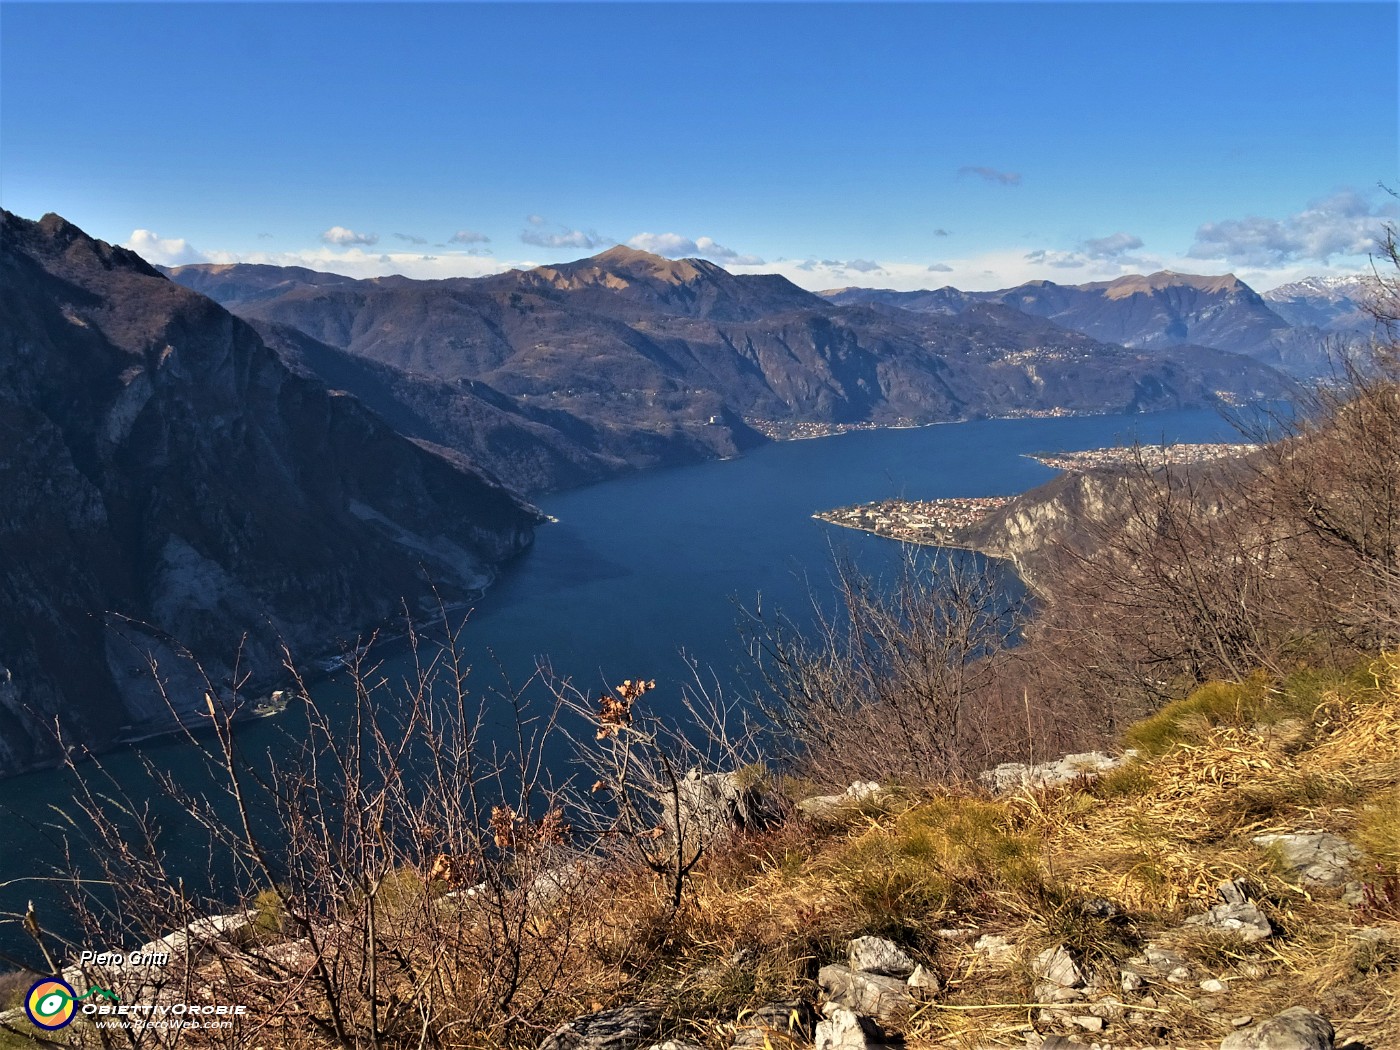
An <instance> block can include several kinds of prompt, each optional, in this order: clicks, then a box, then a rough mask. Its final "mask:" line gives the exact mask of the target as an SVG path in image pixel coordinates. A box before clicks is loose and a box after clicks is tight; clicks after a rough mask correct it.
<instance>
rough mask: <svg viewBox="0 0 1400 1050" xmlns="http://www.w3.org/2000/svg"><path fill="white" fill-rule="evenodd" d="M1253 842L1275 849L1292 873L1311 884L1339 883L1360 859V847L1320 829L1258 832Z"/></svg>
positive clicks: (1326, 884) (1343, 882) (1341, 882)
mask: <svg viewBox="0 0 1400 1050" xmlns="http://www.w3.org/2000/svg"><path fill="white" fill-rule="evenodd" d="M1253 841H1254V844H1255V845H1256V846H1260V847H1263V848H1265V849H1269V848H1272V849H1274V850H1276V851H1277V852H1278V855H1279V859H1280V860H1282V861H1283V864H1284V867H1286V868H1287V869H1288V870H1289V871H1290V872H1291V873H1293V874H1294V875H1297V876H1298V878H1299V880H1301V881H1302V882H1305V883H1311V884H1312V885H1314V886H1341V885H1344V884H1345V883H1346V882H1347V879H1348V877H1349V875H1350V874H1351V867H1352V865H1353V864H1355V863H1356V861H1358V860H1360V859H1361V851H1360V850H1358V849H1357V848H1356V847H1355V846H1353V845H1352V844H1351V843H1350V842H1348V841H1347V840H1346V839H1344V838H1342V837H1341V836H1340V835H1333V834H1331V833H1330V832H1326V831H1319V832H1312V833H1307V832H1303V833H1298V834H1293V835H1258V836H1256V837H1255V838H1254V840H1253Z"/></svg>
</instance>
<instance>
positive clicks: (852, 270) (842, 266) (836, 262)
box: [791, 259, 888, 288]
mask: <svg viewBox="0 0 1400 1050" xmlns="http://www.w3.org/2000/svg"><path fill="white" fill-rule="evenodd" d="M791 265H792V266H793V267H794V268H795V269H798V270H801V271H803V272H804V273H825V274H828V275H830V276H832V277H838V278H845V279H847V280H850V279H852V278H851V275H852V274H862V273H887V272H888V271H887V270H886V268H885V267H884V266H883V265H882V264H880V263H877V262H875V261H873V260H871V259H849V260H843V259H803V260H802V261H801V262H798V263H793V264H791ZM812 287H818V288H824V287H827V286H826V285H821V284H818V285H813V286H812Z"/></svg>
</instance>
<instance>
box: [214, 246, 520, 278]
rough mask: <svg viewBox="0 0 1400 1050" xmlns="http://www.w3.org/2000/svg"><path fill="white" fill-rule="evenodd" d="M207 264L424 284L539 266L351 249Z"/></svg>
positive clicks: (455, 254)
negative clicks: (297, 268) (395, 278)
mask: <svg viewBox="0 0 1400 1050" xmlns="http://www.w3.org/2000/svg"><path fill="white" fill-rule="evenodd" d="M204 261H206V262H216V263H265V264H267V265H269V266H304V267H306V268H307V269H308V270H321V271H323V272H325V273H338V274H344V275H345V276H346V277H387V276H390V275H391V274H402V275H403V276H405V277H414V278H419V279H422V280H440V279H442V278H444V277H485V276H487V275H488V274H493V273H500V272H501V271H503V270H507V269H510V268H512V267H519V268H521V269H528V268H529V267H531V266H536V265H538V264H537V263H536V262H532V261H517V262H512V263H498V262H496V260H495V259H493V258H490V257H489V256H484V255H482V254H480V249H472V250H469V251H452V252H439V253H436V254H432V255H424V254H422V253H421V251H418V252H415V251H388V252H369V251H365V250H364V248H363V247H358V246H357V247H351V248H348V249H338V248H330V247H317V248H304V249H301V250H299V251H286V252H259V251H254V252H228V251H210V252H206V253H204Z"/></svg>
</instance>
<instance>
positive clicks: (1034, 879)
mask: <svg viewBox="0 0 1400 1050" xmlns="http://www.w3.org/2000/svg"><path fill="white" fill-rule="evenodd" d="M682 785H683V789H684V790H683V791H682V792H681V794H680V795H679V796H678V797H677V800H676V802H677V805H678V807H679V809H680V813H679V814H678V817H677V819H679V820H680V821H681V822H682V823H681V826H687V827H703V828H704V829H705V830H706V833H707V835H708V836H710V839H709V841H710V843H711V845H710V847H709V848H708V850H707V852H706V853H705V855H704V857H703V858H702V862H701V863H699V864H698V865H697V866H696V867H695V868H694V869H693V870H692V871H691V872H690V874H689V876H688V878H687V881H686V883H685V892H684V895H683V898H682V901H681V903H680V904H679V905H678V906H677V907H676V908H674V909H669V908H667V907H665V906H664V901H662V898H661V895H660V894H661V893H664V890H665V887H663V886H661V885H660V884H659V883H658V882H657V881H656V879H655V878H654V873H653V872H650V871H646V872H641V873H636V874H632V875H629V874H628V871H627V870H626V869H624V870H621V871H613V870H610V869H609V868H608V867H607V866H606V862H605V860H604V857H603V855H602V854H597V853H594V854H589V853H584V854H578V853H574V852H572V849H565V850H564V852H563V853H561V854H560V855H559V858H558V860H551V864H555V865H557V866H554V867H551V868H549V869H546V870H537V869H533V868H531V869H525V870H526V871H528V873H529V875H530V879H531V881H529V882H528V883H527V882H521V883H520V886H519V887H514V888H513V887H509V886H508V887H505V889H504V891H503V890H502V889H501V888H500V887H497V888H495V889H493V888H491V887H489V886H488V885H487V884H485V883H482V884H479V885H475V886H468V885H465V884H464V880H456V881H454V880H453V878H452V877H451V876H450V875H449V874H443V873H441V872H439V871H438V865H436V864H434V865H433V866H432V870H431V871H428V870H423V871H418V870H412V869H406V870H404V871H402V872H399V873H397V874H396V876H395V877H396V879H398V880H399V881H398V882H397V883H396V889H397V892H399V893H401V894H403V895H404V898H403V899H404V900H406V901H408V902H410V903H411V904H412V914H413V915H417V916H422V917H424V918H425V919H432V918H434V917H440V918H442V919H443V920H445V921H444V922H443V923H442V924H440V925H435V926H433V927H431V929H432V931H433V940H432V941H431V946H432V947H433V948H434V949H436V948H437V947H438V946H439V945H440V944H445V943H448V941H447V939H448V938H450V937H451V936H462V934H461V933H460V932H457V933H453V932H452V931H461V930H466V929H468V928H469V927H471V926H472V924H473V923H476V922H478V921H479V920H481V919H482V917H483V916H487V915H489V914H490V913H491V909H492V907H493V905H494V902H496V901H497V900H507V899H508V900H511V901H515V902H516V903H517V904H518V905H519V906H520V907H522V908H524V909H526V910H524V911H522V912H520V914H521V915H524V916H527V917H528V918H529V926H530V929H532V930H536V931H539V935H540V938H539V939H538V940H535V941H532V942H531V944H532V946H533V947H532V950H538V951H541V952H544V951H548V952H550V953H557V954H552V955H551V956H550V957H551V958H557V959H558V960H560V965H559V967H558V968H557V969H555V968H552V969H551V970H550V971H549V972H550V973H551V974H558V975H559V976H558V977H557V978H553V979H552V980H553V982H554V983H551V984H550V985H549V986H548V987H547V989H546V994H544V995H542V996H541V997H540V999H539V1000H538V1007H537V1009H536V1011H535V1012H532V1013H530V1014H529V1015H528V1017H527V1018H526V1022H525V1023H523V1024H520V1025H518V1026H515V1027H514V1028H513V1029H511V1030H509V1032H508V1034H507V1036H506V1037H504V1038H502V1037H500V1036H498V1035H497V1032H496V1031H488V1030H485V1029H473V1030H466V1031H463V1032H462V1033H460V1034H458V1035H454V1039H453V1040H452V1041H451V1042H450V1043H449V1042H444V1044H443V1045H450V1046H453V1047H458V1048H460V1050H488V1048H489V1050H759V1048H763V1050H876V1048H882V1047H883V1048H891V1047H905V1048H906V1050H993V1048H1003V1050H1009V1048H1015V1050H1022V1048H1024V1050H1068V1048H1072V1047H1083V1048H1086V1050H1087V1048H1097V1050H1148V1048H1158V1047H1169V1048H1176V1050H1394V1048H1396V1047H1400V1009H1397V1007H1398V1006H1400V657H1396V656H1390V657H1383V658H1380V659H1378V660H1376V661H1374V662H1371V663H1369V664H1367V665H1364V666H1362V667H1359V668H1357V669H1354V670H1352V671H1350V672H1347V673H1336V674H1333V673H1323V672H1313V671H1306V670H1304V671H1299V672H1297V673H1296V674H1295V675H1293V676H1291V677H1289V678H1287V679H1266V678H1264V677H1262V676H1261V677H1256V678H1253V679H1250V680H1248V681H1245V682H1239V683H1212V684H1210V685H1207V686H1203V687H1201V688H1200V689H1199V690H1197V691H1196V692H1195V693H1193V694H1192V695H1191V696H1189V697H1187V698H1186V699H1183V700H1181V701H1178V702H1176V703H1174V704H1171V705H1169V706H1168V707H1166V708H1165V709H1164V710H1163V711H1161V712H1160V713H1159V714H1157V715H1155V716H1154V717H1152V718H1150V719H1148V720H1146V721H1144V722H1141V723H1139V724H1138V725H1136V726H1133V727H1132V728H1130V729H1129V730H1128V731H1127V733H1126V734H1125V735H1124V738H1123V739H1122V740H1121V741H1120V744H1119V747H1118V748H1116V749H1115V750H1114V751H1113V752H1111V753H1110V752H1102V751H1094V752H1085V753H1082V754H1076V755H1067V756H1064V757H1061V758H1056V759H1054V760H1053V761H1049V762H1041V763H1015V762H1008V763H1003V764H1001V765H999V766H996V767H994V768H992V769H989V770H987V771H986V772H985V773H984V774H983V776H982V777H981V778H980V781H979V782H974V783H969V784H960V785H942V786H938V785H901V784H879V783H875V782H870V781H866V782H858V783H854V784H850V785H848V786H846V787H844V788H842V789H840V790H832V791H828V792H826V793H822V794H813V793H812V792H813V791H814V790H816V789H817V787H818V785H813V784H806V785H802V786H801V789H799V788H798V787H797V786H795V785H794V783H793V782H790V781H781V780H777V779H774V778H770V777H765V776H763V775H762V774H761V773H759V772H757V771H756V770H754V769H753V768H751V767H746V768H745V769H744V770H742V771H735V772H728V773H726V772H719V773H700V772H698V771H696V772H693V773H692V774H690V775H687V776H686V777H685V778H684V779H683V781H682ZM662 833H663V834H665V829H662ZM553 856H554V855H553V854H551V857H553ZM522 887H523V888H525V889H526V892H525V893H524V894H521V893H519V892H518V890H519V889H520V888H522ZM493 894H494V895H495V896H493ZM659 901H662V906H660V907H658V902H659ZM255 904H256V902H255ZM261 907H262V905H261V904H257V905H256V908H255V910H253V911H250V912H246V913H238V914H234V915H230V916H225V917H223V920H221V921H218V922H207V921H206V922H205V923H203V924H202V925H197V926H195V927H191V928H188V929H187V930H185V931H184V932H183V933H177V934H175V935H171V936H168V937H165V938H162V939H160V940H158V941H153V942H152V943H150V944H147V945H145V946H144V947H143V951H142V952H140V953H137V954H138V955H139V956H141V957H142V958H144V957H145V956H148V955H151V954H153V953H158V952H163V953H168V954H169V956H170V959H171V961H172V962H171V965H172V966H173V965H174V961H175V959H176V957H177V956H180V957H182V958H188V959H189V960H190V963H191V965H193V967H194V975H195V976H197V977H198V979H199V981H200V982H203V986H205V987H206V989H212V990H213V991H212V992H211V994H216V995H218V996H224V997H228V995H232V994H233V993H234V992H236V993H237V996H238V998H239V999H240V1001H242V1000H243V999H244V998H245V997H247V996H249V995H253V994H255V993H257V992H258V989H259V988H260V987H264V986H260V985H258V984H257V983H256V982H255V981H252V980H251V978H252V977H256V976H257V975H258V974H260V973H262V972H263V971H262V970H259V969H257V967H259V966H261V967H264V968H266V967H271V968H272V970H273V972H275V975H276V981H275V982H273V983H272V984H271V985H268V986H267V987H271V988H273V989H274V991H276V992H277V993H278V994H281V992H280V990H281V989H282V988H283V987H285V981H288V980H297V981H307V980H309V979H310V978H311V977H312V976H313V975H314V974H315V973H316V972H317V971H316V968H317V966H318V965H320V964H321V962H322V960H324V959H326V958H332V959H334V958H336V957H337V956H336V952H337V951H340V952H342V953H351V952H353V951H354V950H355V945H356V944H358V943H359V942H358V941H357V940H350V939H347V936H348V935H353V934H356V933H357V931H358V928H357V927H354V926H349V927H343V928H337V927H336V925H335V919H336V917H335V916H334V915H329V916H326V917H324V918H322V919H321V920H319V923H318V925H317V927H316V929H315V932H316V937H315V938H312V939H308V937H306V936H301V937H300V939H297V936H296V934H295V933H293V934H291V935H283V936H279V935H277V934H276V933H275V932H274V929H273V927H271V926H269V925H268V924H267V923H266V922H265V920H266V919H268V918H269V917H270V916H269V915H267V914H265V913H264V911H259V910H257V909H259V908H261ZM399 914H406V913H403V912H401V913H399ZM585 922H586V923H589V924H590V925H587V926H585V925H583V923H585ZM571 923H573V925H570V924H571ZM590 931H596V932H597V933H599V934H602V935H603V936H601V937H598V938H596V939H594V940H590V941H583V942H580V941H578V940H577V938H579V937H581V936H583V935H590V936H591V935H592V934H591V933H590ZM392 932H393V931H392V930H388V931H385V933H384V934H383V935H384V936H389V935H391V934H392ZM555 933H557V934H558V935H559V936H561V937H564V938H573V939H568V940H558V941H556V940H551V939H550V937H551V936H554V935H555ZM337 938H339V939H337ZM240 943H241V944H242V949H241V950H240ZM403 943H406V944H408V950H414V944H413V942H403ZM318 945H319V946H318ZM327 945H330V947H329V948H328V947H327ZM337 946H338V947H337ZM459 947H465V945H462V946H459ZM486 953H489V943H487V942H484V943H483V946H482V947H480V948H478V947H476V942H475V941H473V942H471V947H470V950H468V951H466V952H465V953H464V955H463V958H464V959H465V960H466V965H467V966H471V965H475V964H476V962H477V961H478V960H479V959H481V958H482V957H483V955H484V954H486ZM342 957H344V958H351V957H353V956H351V955H349V954H344V955H343V956H342ZM619 958H621V959H624V960H626V965H622V966H619V965H618V964H617V962H616V960H617V959H619ZM128 959H129V956H128ZM387 959H388V956H387V955H381V956H380V962H381V963H382V964H383V965H385V966H387V965H388V962H387V961H386V960H387ZM74 962H76V960H74ZM144 966H145V964H144V963H142V964H141V965H135V966H130V965H129V966H127V967H126V968H124V969H119V968H112V967H108V968H107V969H106V970H105V971H101V972H99V971H94V970H92V969H91V968H88V969H83V970H81V971H75V970H71V969H69V968H65V970H64V976H65V977H67V978H69V979H70V981H71V983H73V984H74V985H75V987H78V988H79V989H80V990H81V989H82V988H84V987H87V982H92V981H98V982H99V983H101V984H102V986H103V987H108V988H114V989H116V990H117V993H118V994H119V995H120V996H121V998H122V1001H123V1002H128V1001H159V1000H162V997H164V996H167V995H174V994H180V989H182V988H183V987H184V986H185V985H184V980H183V971H181V972H176V971H171V970H167V971H165V973H164V974H163V978H164V981H163V983H159V982H156V981H154V980H153V977H152V974H151V973H150V971H149V968H143V967H144ZM228 967H234V968H235V969H237V967H243V969H239V970H237V972H239V973H246V974H248V975H250V977H249V979H248V980H245V981H243V983H241V984H240V985H239V986H238V987H237V988H236V989H233V990H230V989H229V988H228V987H227V986H226V985H221V984H220V983H219V982H220V981H226V980H227V976H226V974H227V972H228V970H227V969H224V968H228ZM455 972H456V971H454V973H455ZM465 972H471V971H470V970H466V971H465ZM225 993H228V995H226V994H225ZM283 1001H284V1000H280V999H269V998H266V997H264V998H262V999H259V1000H256V1001H253V1005H251V1006H250V1011H252V1012H251V1013H250V1017H251V1018H252V1019H253V1020H256V1021H258V1022H259V1023H260V1024H261V1025H262V1027H261V1028H259V1029H258V1030H257V1032H258V1034H257V1040H258V1041H256V1042H250V1043H248V1044H246V1045H250V1046H255V1045H266V1046H268V1047H272V1046H280V1045H288V1046H292V1045H297V1046H301V1045H302V1044H293V1043H291V1042H283V1041H282V1036H283V1035H291V1034H295V1033H297V1032H299V1031H300V1030H301V1029H300V1028H299V1027H298V1026H299V1025H304V1012H303V1013H296V1012H283V1013H279V1012H278V1009H279V1007H278V1003H281V1002H283ZM454 1005H455V1004H454ZM590 1007H591V1008H590ZM7 1024H8V1025H9V1027H10V1028H11V1029H12V1030H13V1029H16V1028H17V1027H19V1026H20V1025H21V1020H20V1019H18V1018H17V1015H13V1014H12V1015H10V1016H9V1017H5V1016H3V1015H0V1031H3V1030H4V1028H5V1026H6V1025H7ZM498 1031H499V1030H498ZM0 1045H3V1043H0ZM74 1045H79V1044H74ZM236 1045H244V1044H236ZM314 1045H317V1046H320V1045H329V1044H321V1043H317V1044H314ZM396 1045H398V1044H396ZM410 1045H411V1044H410Z"/></svg>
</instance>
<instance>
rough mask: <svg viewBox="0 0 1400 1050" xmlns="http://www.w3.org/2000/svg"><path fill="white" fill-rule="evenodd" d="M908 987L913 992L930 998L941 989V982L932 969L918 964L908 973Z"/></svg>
mask: <svg viewBox="0 0 1400 1050" xmlns="http://www.w3.org/2000/svg"><path fill="white" fill-rule="evenodd" d="M909 987H910V988H912V989H913V990H914V992H915V994H917V995H921V996H923V997H924V998H926V999H932V998H933V997H934V996H936V995H937V994H938V993H939V992H941V991H943V982H942V981H940V980H939V979H938V975H937V974H936V973H934V972H933V971H932V970H927V969H925V968H924V967H923V966H922V965H920V966H915V967H914V972H913V973H911V974H910V975H909Z"/></svg>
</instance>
